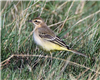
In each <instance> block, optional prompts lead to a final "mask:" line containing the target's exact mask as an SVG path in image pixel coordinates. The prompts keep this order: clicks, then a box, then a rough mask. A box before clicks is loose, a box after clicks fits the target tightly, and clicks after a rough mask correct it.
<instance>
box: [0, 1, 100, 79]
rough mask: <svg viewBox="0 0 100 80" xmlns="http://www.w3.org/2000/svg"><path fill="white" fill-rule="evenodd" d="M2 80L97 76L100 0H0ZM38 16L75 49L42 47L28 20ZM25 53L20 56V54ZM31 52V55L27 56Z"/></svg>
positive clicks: (99, 75)
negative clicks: (51, 54)
mask: <svg viewBox="0 0 100 80" xmlns="http://www.w3.org/2000/svg"><path fill="white" fill-rule="evenodd" d="M1 4H2V5H1V12H0V14H1V62H3V61H4V60H6V59H7V58H9V57H10V56H11V55H14V56H13V57H12V58H11V59H9V61H7V62H5V63H4V64H2V66H1V79H2V80H93V79H95V80H99V79H100V2H99V1H2V3H1ZM38 16H41V17H42V18H43V19H44V20H45V22H46V23H47V24H48V27H50V28H51V29H52V30H53V31H54V32H55V34H57V35H58V36H59V37H60V38H62V40H63V41H64V42H65V43H66V44H67V45H68V46H69V47H70V48H73V49H74V50H78V51H79V52H82V53H84V54H86V55H87V56H88V58H84V57H82V56H79V55H75V54H73V53H71V52H65V51H54V52H52V53H53V58H52V62H51V57H50V53H49V52H46V51H43V50H42V49H40V48H39V47H37V46H36V44H35V43H34V41H33V36H32V33H33V32H32V31H33V29H34V27H33V25H32V24H31V23H28V22H27V21H28V20H32V19H34V18H35V17H38ZM22 54H23V55H26V56H20V55H22ZM29 55H30V56H29Z"/></svg>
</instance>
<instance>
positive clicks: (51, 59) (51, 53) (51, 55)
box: [50, 52, 52, 67]
mask: <svg viewBox="0 0 100 80" xmlns="http://www.w3.org/2000/svg"><path fill="white" fill-rule="evenodd" d="M50 55H51V66H52V52H50ZM51 66H50V67H51Z"/></svg>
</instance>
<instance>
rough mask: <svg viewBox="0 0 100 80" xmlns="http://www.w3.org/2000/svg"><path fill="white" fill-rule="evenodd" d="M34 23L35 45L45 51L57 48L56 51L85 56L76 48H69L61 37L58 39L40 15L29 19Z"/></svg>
mask: <svg viewBox="0 0 100 80" xmlns="http://www.w3.org/2000/svg"><path fill="white" fill-rule="evenodd" d="M28 22H31V23H33V24H34V26H35V28H34V30H33V39H34V41H35V43H36V44H37V45H39V46H40V47H42V48H43V49H44V50H46V51H52V50H58V51H69V52H72V53H75V54H78V55H81V56H84V57H87V56H86V55H85V54H83V53H80V52H78V51H76V50H73V49H71V48H69V47H68V46H67V45H66V43H65V42H64V41H62V39H60V38H59V37H58V36H57V35H56V34H55V33H54V32H53V30H51V29H50V28H49V27H48V26H47V24H46V23H45V21H44V20H43V19H42V18H41V17H36V18H34V19H33V20H29V21H28Z"/></svg>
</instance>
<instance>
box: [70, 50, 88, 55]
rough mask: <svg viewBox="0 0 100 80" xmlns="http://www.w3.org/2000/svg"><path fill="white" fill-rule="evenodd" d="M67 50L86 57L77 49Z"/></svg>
mask: <svg viewBox="0 0 100 80" xmlns="http://www.w3.org/2000/svg"><path fill="white" fill-rule="evenodd" d="M68 51H70V52H73V53H75V54H78V55H81V56H84V57H87V56H86V55H85V54H83V53H80V52H78V51H75V50H73V49H69V50H68Z"/></svg>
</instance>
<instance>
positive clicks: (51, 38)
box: [39, 33, 69, 49]
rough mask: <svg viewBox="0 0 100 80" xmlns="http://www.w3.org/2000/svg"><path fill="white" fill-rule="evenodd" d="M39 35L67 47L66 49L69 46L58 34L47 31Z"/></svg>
mask: <svg viewBox="0 0 100 80" xmlns="http://www.w3.org/2000/svg"><path fill="white" fill-rule="evenodd" d="M39 36H40V37H41V38H42V39H44V40H47V41H50V42H52V43H55V44H57V45H59V46H61V47H67V49H69V47H68V46H67V45H66V44H65V42H63V41H62V40H61V39H60V38H59V37H58V36H52V35H50V34H47V33H40V34H39Z"/></svg>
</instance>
